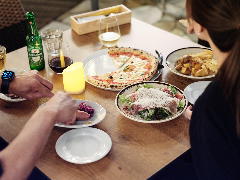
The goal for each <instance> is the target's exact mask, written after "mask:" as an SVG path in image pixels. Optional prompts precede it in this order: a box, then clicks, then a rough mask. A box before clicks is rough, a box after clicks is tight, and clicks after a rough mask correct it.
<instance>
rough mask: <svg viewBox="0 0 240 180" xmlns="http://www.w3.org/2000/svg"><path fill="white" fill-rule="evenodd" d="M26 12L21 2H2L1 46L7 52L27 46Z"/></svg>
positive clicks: (7, 0) (0, 5)
mask: <svg viewBox="0 0 240 180" xmlns="http://www.w3.org/2000/svg"><path fill="white" fill-rule="evenodd" d="M24 15H25V10H24V9H23V6H22V3H21V1H20V0H3V1H0V45H3V46H5V47H6V49H7V52H11V51H14V50H16V49H19V48H21V47H24V46H26V39H25V38H26V34H27V29H26V21H25V17H24Z"/></svg>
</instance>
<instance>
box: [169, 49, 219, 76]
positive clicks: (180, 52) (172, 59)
mask: <svg viewBox="0 0 240 180" xmlns="http://www.w3.org/2000/svg"><path fill="white" fill-rule="evenodd" d="M204 50H209V48H201V47H187V48H181V49H177V50H175V51H173V52H171V53H170V54H169V55H168V56H167V58H166V65H167V67H168V68H169V70H170V71H171V72H173V73H174V74H177V75H179V76H182V77H186V78H190V79H207V78H213V77H214V76H215V75H214V74H213V75H210V76H203V77H196V76H191V75H190V76H189V75H184V74H181V73H179V72H178V71H177V70H176V69H175V64H176V62H177V60H178V59H179V58H180V57H182V56H184V55H187V54H195V53H200V52H202V51H204Z"/></svg>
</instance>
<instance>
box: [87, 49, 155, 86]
mask: <svg viewBox="0 0 240 180" xmlns="http://www.w3.org/2000/svg"><path fill="white" fill-rule="evenodd" d="M108 55H109V56H110V57H111V59H113V62H114V64H115V65H116V67H117V70H115V71H113V72H109V73H105V74H102V75H98V76H88V77H87V81H88V82H89V83H90V84H92V85H94V86H96V87H99V88H104V89H112V90H121V89H123V88H125V87H126V86H128V85H131V84H134V83H137V82H142V81H148V80H150V79H151V78H152V77H153V76H154V74H155V73H156V72H157V69H158V59H157V58H156V57H154V56H152V55H151V54H149V53H147V52H145V51H142V50H138V49H132V48H125V47H121V48H116V47H115V48H109V49H108Z"/></svg>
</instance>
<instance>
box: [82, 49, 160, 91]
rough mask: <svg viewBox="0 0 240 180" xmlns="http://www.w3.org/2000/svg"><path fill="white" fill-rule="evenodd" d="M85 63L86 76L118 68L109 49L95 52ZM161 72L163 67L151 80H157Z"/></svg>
mask: <svg viewBox="0 0 240 180" xmlns="http://www.w3.org/2000/svg"><path fill="white" fill-rule="evenodd" d="M83 63H84V64H85V66H84V70H85V75H86V76H96V75H102V74H106V73H109V72H113V71H116V70H117V67H116V65H115V64H114V61H113V58H112V57H111V56H109V55H108V49H102V50H99V51H96V52H94V53H93V54H92V55H91V56H89V57H87V58H86V59H85V60H83ZM161 73H162V69H161V70H158V71H157V72H156V74H155V75H154V76H153V78H152V79H151V81H155V80H156V79H158V78H159V76H160V75H161ZM87 82H88V81H87ZM88 83H89V84H91V85H93V86H95V87H97V88H100V89H104V90H110V91H119V90H116V89H111V88H102V87H98V86H96V85H94V84H92V83H91V82H88Z"/></svg>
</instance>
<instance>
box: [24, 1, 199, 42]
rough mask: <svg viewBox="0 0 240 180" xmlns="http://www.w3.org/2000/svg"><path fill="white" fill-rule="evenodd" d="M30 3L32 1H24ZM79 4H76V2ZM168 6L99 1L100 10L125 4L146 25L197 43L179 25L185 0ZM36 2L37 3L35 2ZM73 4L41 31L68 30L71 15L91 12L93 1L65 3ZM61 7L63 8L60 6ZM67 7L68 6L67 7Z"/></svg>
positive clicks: (169, 3) (170, 2)
mask: <svg viewBox="0 0 240 180" xmlns="http://www.w3.org/2000/svg"><path fill="white" fill-rule="evenodd" d="M23 1H30V0H23ZM38 1H40V0H38ZM41 1H49V2H53V1H62V3H63V1H64V0H41ZM77 1H79V3H77V4H76V2H77ZM165 1H166V5H165V8H164V12H163V8H162V3H161V2H162V0H99V6H100V8H105V7H109V6H114V5H117V4H124V5H126V6H127V7H128V8H130V9H131V10H132V14H133V17H135V18H137V19H140V20H142V21H144V22H146V23H149V24H152V25H154V26H156V27H159V28H161V29H164V30H166V31H169V32H172V33H174V34H176V35H179V36H181V37H183V38H187V39H190V40H192V41H194V42H196V37H195V36H193V35H189V34H187V33H186V29H185V27H184V26H183V25H182V24H180V23H179V21H178V20H179V19H182V18H184V17H185V0H165ZM35 2H36V1H35ZM67 2H68V3H69V2H72V4H74V3H75V4H76V5H74V7H73V8H71V9H69V7H70V6H71V5H70V4H69V5H68V9H69V10H67V11H66V12H65V13H62V15H61V16H58V17H57V18H55V19H54V20H53V21H51V22H50V23H49V24H47V25H45V26H44V27H43V28H41V30H44V29H47V28H50V27H53V28H60V29H62V30H66V29H68V28H70V24H69V21H70V19H69V17H70V16H71V15H76V14H81V13H84V12H88V11H91V1H90V0H68V1H64V3H66V4H67ZM60 7H61V6H60ZM66 7H67V5H66Z"/></svg>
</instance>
